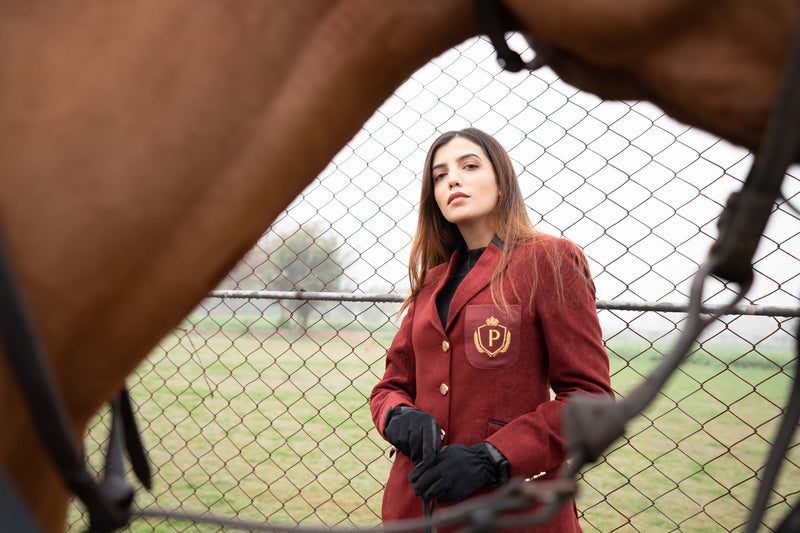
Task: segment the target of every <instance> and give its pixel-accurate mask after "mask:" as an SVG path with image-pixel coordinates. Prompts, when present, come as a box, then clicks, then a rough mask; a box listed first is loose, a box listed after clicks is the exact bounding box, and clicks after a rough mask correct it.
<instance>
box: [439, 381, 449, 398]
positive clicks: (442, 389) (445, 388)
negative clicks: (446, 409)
mask: <svg viewBox="0 0 800 533" xmlns="http://www.w3.org/2000/svg"><path fill="white" fill-rule="evenodd" d="M449 390H450V387H448V386H447V384H446V383H442V384H441V385H439V392H441V393H442V396H446V395H447V391H449Z"/></svg>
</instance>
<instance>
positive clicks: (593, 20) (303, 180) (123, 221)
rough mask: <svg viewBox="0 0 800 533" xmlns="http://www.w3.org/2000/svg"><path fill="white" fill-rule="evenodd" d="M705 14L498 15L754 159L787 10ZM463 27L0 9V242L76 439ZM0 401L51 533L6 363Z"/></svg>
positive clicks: (726, 9) (51, 480)
mask: <svg viewBox="0 0 800 533" xmlns="http://www.w3.org/2000/svg"><path fill="white" fill-rule="evenodd" d="M528 4H530V6H529V5H528ZM628 4H632V5H633V7H632V6H631V5H628ZM706 4H709V3H706V2H697V1H695V0H682V1H678V0H675V1H669V0H660V1H658V2H646V3H644V4H642V3H640V2H621V1H618V0H595V1H586V0H583V1H581V0H575V1H572V2H567V1H564V0H552V1H544V2H536V3H530V2H524V1H519V2H516V1H515V2H509V6H508V7H509V8H510V10H511V11H512V12H513V13H514V15H515V16H516V18H517V20H518V23H519V24H520V28H521V29H522V28H524V29H526V30H530V34H531V37H532V39H533V41H532V42H533V43H534V44H535V46H536V49H537V52H538V53H539V54H540V55H541V57H542V58H544V59H545V60H546V61H547V62H549V63H550V64H551V66H552V67H553V68H554V70H556V72H557V73H559V74H560V75H562V76H564V78H565V79H566V80H567V81H568V82H570V83H573V84H575V85H577V86H578V87H580V88H583V89H587V90H590V91H593V92H596V93H597V94H599V95H600V96H603V97H608V98H643V99H649V100H652V101H654V102H655V103H657V104H658V105H660V106H662V107H663V108H664V109H665V110H666V111H667V112H669V113H671V114H673V115H674V116H675V117H676V118H679V119H681V120H684V121H686V122H688V123H691V124H694V125H698V126H700V127H703V128H705V129H708V130H709V131H711V132H712V133H715V134H718V135H721V136H723V137H726V138H728V139H730V140H732V141H734V142H737V143H740V144H743V145H745V146H747V147H748V148H751V149H755V148H756V147H757V145H758V143H759V140H760V138H761V133H762V131H763V129H764V124H765V121H766V118H767V114H768V111H769V109H770V107H771V105H772V101H773V97H774V94H775V91H776V87H777V84H778V80H779V77H780V73H781V70H782V68H783V63H784V61H785V58H786V55H787V50H788V46H789V41H790V38H791V34H792V31H793V28H794V21H795V20H796V18H797V12H798V10H799V9H798V3H797V2H796V1H788V0H787V1H778V0H774V1H768V2H762V3H760V4H759V5H758V10H757V11H756V10H755V8H754V7H751V6H753V4H752V3H749V2H746V1H743V0H741V1H737V0H730V1H721V2H714V3H710V4H709V5H706ZM478 31H479V26H478V21H477V20H476V18H475V14H474V10H473V8H472V5H471V4H470V3H469V1H468V0H446V1H445V0H441V1H437V2H429V1H428V0H404V1H403V2H391V3H384V2H371V1H369V0H365V1H358V0H341V1H339V2H332V1H327V0H325V1H319V2H311V1H302V2H292V3H285V2H268V1H265V0H254V1H248V2H243V1H241V2H218V1H209V2H205V1H198V0H172V1H168V2H165V1H162V0H149V1H139V2H106V1H96V2H92V3H78V4H73V3H55V4H54V3H50V2H36V1H34V2H32V1H29V0H19V1H8V2H4V3H3V4H2V5H0V58H1V59H2V68H1V69H0V232H2V235H3V237H4V238H5V240H6V244H7V247H8V249H9V251H10V254H11V258H12V261H13V263H14V267H15V269H16V272H17V275H18V278H19V281H20V284H21V288H22V290H23V292H24V294H25V296H26V298H27V301H28V304H29V307H30V308H31V310H32V314H33V317H34V319H35V321H36V324H37V326H38V329H39V332H40V334H41V337H42V339H43V342H44V346H45V348H46V349H47V352H48V354H49V356H50V358H51V361H52V365H53V368H54V371H55V374H56V376H57V379H58V381H59V383H60V385H61V387H62V389H63V393H64V396H65V398H66V403H67V408H68V409H69V412H70V414H71V417H72V422H73V426H74V430H75V434H76V435H82V433H83V431H84V429H85V426H86V424H87V422H88V420H89V419H90V417H91V416H92V415H93V414H94V413H95V412H96V411H97V409H98V408H99V407H100V406H101V404H102V403H103V402H105V401H106V400H108V399H109V398H110V397H111V396H112V395H113V394H114V393H115V392H116V391H117V390H118V389H119V388H120V386H121V385H122V382H123V380H124V377H125V376H126V375H127V374H128V373H130V372H131V371H132V370H133V369H134V368H135V367H136V365H137V364H138V363H139V362H140V361H141V360H142V358H144V357H145V355H146V354H147V353H148V352H149V350H150V349H151V348H152V347H153V346H154V345H155V344H156V343H157V342H158V341H159V340H160V339H161V338H162V337H163V335H164V334H166V333H167V332H168V331H169V330H170V329H171V328H172V327H173V326H174V325H175V324H177V323H178V322H179V321H180V320H181V318H183V317H184V316H185V315H186V314H187V313H188V312H189V311H190V310H191V309H192V307H193V306H194V305H196V304H197V303H198V302H199V301H200V300H201V299H202V298H203V297H204V296H205V295H206V294H207V293H208V292H209V290H211V289H213V288H214V287H215V286H216V284H217V283H218V282H219V281H220V280H221V279H222V277H223V276H224V275H225V273H226V272H227V271H228V270H229V269H230V268H231V267H232V266H233V265H234V264H235V263H236V261H237V260H238V259H239V258H240V257H241V256H242V255H243V254H244V253H245V252H246V251H247V250H248V249H249V247H250V246H251V245H252V244H253V243H254V242H255V241H256V240H257V239H258V238H259V236H260V235H261V234H262V233H263V232H264V230H265V229H266V228H267V227H268V225H269V224H270V223H271V221H272V220H274V219H275V217H276V216H277V215H278V214H279V213H280V212H281V211H282V210H283V209H284V208H285V207H286V206H287V205H288V204H289V203H290V202H291V201H292V200H293V199H294V198H295V196H296V195H297V194H299V193H300V192H301V191H302V190H303V188H305V187H306V186H307V185H308V184H309V183H310V182H311V181H312V180H313V179H314V177H315V176H316V175H317V174H318V173H319V172H320V171H321V170H322V169H323V168H324V167H325V165H326V164H327V163H328V162H329V161H330V160H331V158H332V157H333V156H334V155H335V154H336V153H337V152H338V151H339V150H340V149H341V147H343V146H344V145H345V143H347V141H348V140H349V139H350V138H351V137H352V136H353V135H354V134H355V133H356V132H357V130H358V129H359V128H360V127H361V125H362V124H363V123H364V122H365V121H366V119H367V118H369V116H370V115H371V114H372V113H373V111H374V110H375V109H376V108H377V107H378V106H379V105H380V104H381V103H382V102H383V101H384V100H385V99H386V98H387V97H389V96H390V95H391V93H392V92H393V91H394V89H395V88H397V87H398V86H399V85H400V84H401V83H402V81H403V80H404V79H405V78H406V77H408V76H409V75H410V74H412V73H413V71H414V70H416V69H417V68H419V67H420V66H422V65H424V64H425V63H426V62H427V61H428V60H430V59H432V58H433V57H435V56H436V55H438V54H440V53H441V52H443V51H445V50H446V49H448V48H450V47H452V46H454V45H456V44H458V43H460V42H462V41H463V40H465V39H467V38H469V37H471V36H473V35H476V34H477V33H478ZM522 96H523V97H524V95H522ZM0 405H2V406H3V409H2V410H0V427H1V428H2V433H1V434H0V461H1V462H2V463H3V464H4V465H5V467H6V469H7V471H8V472H9V474H10V475H11V478H12V480H13V482H14V483H15V485H16V487H17V488H18V490H19V491H20V493H21V494H22V496H23V497H24V499H25V500H26V501H27V502H28V505H29V506H30V509H31V510H32V512H33V513H34V514H35V515H36V516H37V517H38V518H39V520H40V521H41V523H42V525H43V526H44V527H45V528H46V529H47V530H49V531H58V530H60V529H62V528H63V524H64V519H65V513H66V507H67V502H68V496H67V494H66V491H65V489H64V488H63V487H62V485H61V484H60V482H59V480H58V477H57V475H56V473H55V471H54V470H53V468H52V466H51V464H50V462H49V460H48V458H47V457H46V456H45V454H44V452H43V450H42V448H41V446H40V444H39V442H38V439H37V436H36V435H35V433H34V431H33V429H32V425H31V422H30V419H29V413H28V411H27V409H26V408H25V407H24V406H23V402H22V400H21V397H20V395H19V390H18V388H17V384H16V383H15V381H14V379H12V377H11V376H10V375H9V371H8V368H7V365H6V362H5V360H4V359H2V360H1V362H0Z"/></svg>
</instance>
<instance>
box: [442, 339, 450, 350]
mask: <svg viewBox="0 0 800 533" xmlns="http://www.w3.org/2000/svg"><path fill="white" fill-rule="evenodd" d="M449 349H450V343H449V342H447V341H442V351H443V352H446V351H448V350H449Z"/></svg>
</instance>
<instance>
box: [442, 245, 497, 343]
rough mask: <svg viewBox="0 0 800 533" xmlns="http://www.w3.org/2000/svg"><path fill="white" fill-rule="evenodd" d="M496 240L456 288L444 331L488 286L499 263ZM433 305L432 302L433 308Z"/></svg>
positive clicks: (451, 264)
mask: <svg viewBox="0 0 800 533" xmlns="http://www.w3.org/2000/svg"><path fill="white" fill-rule="evenodd" d="M496 240H497V238H495V239H493V240H492V242H490V243H489V245H488V246H487V247H486V250H484V252H483V253H482V254H481V257H480V259H478V262H477V263H476V264H475V266H474V267H473V268H472V270H471V271H470V272H469V274H467V277H466V278H464V281H462V282H461V285H459V286H458V289H457V290H456V293H455V295H453V300H452V302H450V312H449V313H448V315H447V327H446V328H445V330H447V329H449V328H450V327H451V326H452V325H453V321H454V320H455V319H456V317H457V316H458V314H459V313H460V312H461V309H462V308H463V307H464V306H465V305H467V303H469V301H470V300H472V299H473V298H474V297H475V295H476V294H478V293H479V292H481V291H482V290H483V289H485V288H486V287H487V286H488V285H489V282H490V281H491V279H492V273H494V269H495V268H496V267H497V263H499V262H500V255H501V254H502V251H501V250H500V248H499V247H498V246H497V243H496V242H495V241H496ZM498 242H499V241H498ZM452 266H453V261H452V260H451V263H450V268H452ZM450 268H448V275H449V274H450ZM439 289H441V286H440V287H437V291H438V290H439ZM435 305H436V304H435V302H434V306H435Z"/></svg>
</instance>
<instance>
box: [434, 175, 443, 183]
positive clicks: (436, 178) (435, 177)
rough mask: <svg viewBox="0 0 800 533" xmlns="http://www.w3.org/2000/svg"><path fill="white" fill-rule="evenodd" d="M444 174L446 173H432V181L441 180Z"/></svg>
mask: <svg viewBox="0 0 800 533" xmlns="http://www.w3.org/2000/svg"><path fill="white" fill-rule="evenodd" d="M445 176H446V174H444V173H442V174H436V175H434V176H433V181H434V182H436V181H440V180H441V179H442V178H444V177H445Z"/></svg>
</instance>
